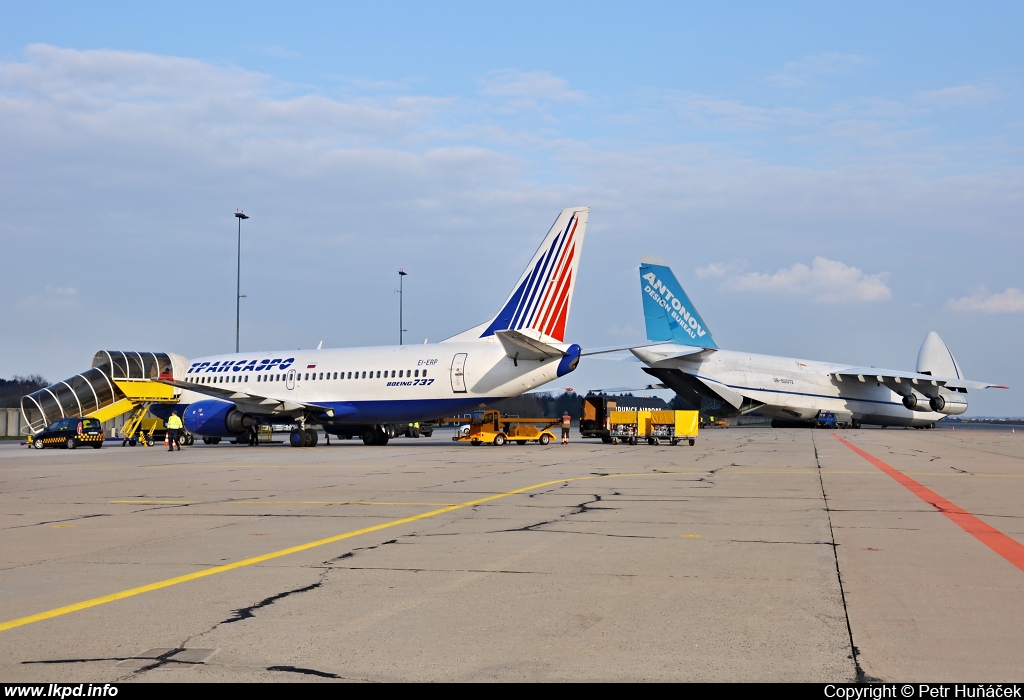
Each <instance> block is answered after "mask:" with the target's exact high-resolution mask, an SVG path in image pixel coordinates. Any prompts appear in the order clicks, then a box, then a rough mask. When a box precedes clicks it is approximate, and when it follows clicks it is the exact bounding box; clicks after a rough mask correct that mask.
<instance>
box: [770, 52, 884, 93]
mask: <svg viewBox="0 0 1024 700" xmlns="http://www.w3.org/2000/svg"><path fill="white" fill-rule="evenodd" d="M866 63H867V59H865V58H864V57H863V56H858V55H856V54H852V53H839V52H829V53H819V54H812V55H809V56H804V57H803V58H801V59H800V60H799V61H791V62H789V63H787V64H786V65H785V66H783V67H782V70H781V71H779V72H778V73H775V74H774V75H772V76H770V77H769V78H768V79H767V80H766V81H765V82H767V83H769V84H771V85H777V86H779V87H785V88H799V87H805V86H807V85H809V84H813V83H816V82H819V81H820V80H821V78H823V77H825V76H828V75H839V74H843V73H850V72H852V71H854V70H855V69H857V68H859V67H860V66H862V65H864V64H866Z"/></svg>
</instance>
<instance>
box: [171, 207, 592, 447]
mask: <svg viewBox="0 0 1024 700" xmlns="http://www.w3.org/2000/svg"><path fill="white" fill-rule="evenodd" d="M589 212H590V210H589V208H588V207H575V208H570V209H563V210H562V212H561V213H560V214H559V215H558V217H557V218H556V219H555V222H554V224H553V225H552V226H551V229H550V230H549V231H548V233H547V235H546V236H545V237H544V240H543V242H542V243H541V244H540V247H539V248H538V249H537V252H536V253H535V254H534V256H533V258H532V259H531V260H530V263H529V265H527V267H526V270H525V271H524V272H523V274H522V276H520V278H519V281H518V282H516V284H515V286H514V287H513V289H512V292H511V293H510V294H509V296H508V298H507V299H506V300H505V303H504V304H502V306H501V308H500V310H499V311H498V313H497V314H495V316H494V317H493V318H491V319H490V320H488V321H486V322H484V323H482V324H480V325H478V326H474V327H473V328H470V329H469V330H466V331H463V332H462V333H459V334H457V335H454V336H452V337H450V338H448V339H446V340H443V341H441V342H439V343H432V344H426V343H424V344H423V345H395V346H388V347H366V348H342V349H323V350H320V349H317V350H305V351H274V352H248V353H235V354H228V355H215V356H211V357H202V358H199V359H197V360H194V361H192V362H191V364H190V365H189V368H188V371H187V372H186V373H185V374H184V376H182V377H181V378H180V379H179V380H174V379H171V378H167V377H162V378H161V379H160V381H162V382H163V383H165V384H170V385H172V386H175V387H178V388H179V389H183V390H185V391H183V392H182V403H185V399H186V398H188V399H190V401H189V402H188V403H187V405H185V406H183V405H182V403H179V404H177V405H175V406H170V405H164V406H154V407H153V408H152V409H151V411H152V412H153V413H154V414H155V415H157V416H158V417H160V418H166V417H167V416H169V415H170V411H171V410H172V409H173V408H177V409H178V410H179V411H182V410H183V415H182V420H183V422H184V424H185V428H186V429H187V430H188V431H189V432H190V433H192V434H193V435H198V436H201V437H204V438H205V439H206V441H207V442H218V441H219V439H220V438H235V439H236V440H239V439H242V438H244V437H248V438H249V440H250V444H251V443H252V442H254V441H255V438H254V436H255V434H256V429H257V426H259V425H261V424H281V423H295V424H296V425H297V426H298V427H296V428H295V429H293V430H292V431H291V434H290V435H289V444H290V445H292V446H293V447H302V446H310V447H311V446H313V445H315V444H316V442H317V439H318V433H317V432H316V431H315V430H314V429H311V428H308V427H307V426H309V425H319V426H320V427H321V428H322V429H323V430H324V431H325V432H326V433H328V434H329V435H337V436H339V437H343V438H352V437H357V436H361V437H362V439H363V442H364V443H365V444H367V445H386V444H387V443H388V440H389V439H390V438H391V437H393V436H394V434H395V428H394V426H395V425H396V424H406V423H409V422H414V421H426V420H431V419H436V418H441V417H444V416H449V415H453V414H459V413H462V412H465V411H470V410H473V409H477V408H481V407H483V406H484V405H486V404H488V403H490V402H492V401H496V400H498V399H502V398H506V397H510V396H518V395H519V394H522V393H524V392H527V391H529V390H530V389H533V388H535V387H537V386H540V385H542V384H545V383H547V382H549V381H552V380H553V379H556V378H557V377H561V376H563V375H566V374H568V373H569V372H572V371H573V370H575V369H576V366H577V364H578V363H579V360H580V346H579V345H576V344H575V343H573V344H568V343H565V342H564V340H565V325H566V320H567V318H568V315H569V306H570V304H571V302H572V295H573V290H574V288H575V285H576V276H577V269H578V267H579V262H580V253H581V252H582V250H583V237H584V234H585V233H586V228H587V218H588V216H589ZM192 399H198V400H192Z"/></svg>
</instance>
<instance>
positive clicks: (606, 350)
mask: <svg viewBox="0 0 1024 700" xmlns="http://www.w3.org/2000/svg"><path fill="white" fill-rule="evenodd" d="M664 344H665V343H652V344H651V345H640V346H638V345H612V346H609V347H603V348H591V349H589V350H584V351H583V352H581V353H580V355H581V356H583V357H587V356H590V355H606V354H608V353H612V352H624V351H626V350H632V349H633V348H636V347H645V348H646V347H654V346H655V345H664Z"/></svg>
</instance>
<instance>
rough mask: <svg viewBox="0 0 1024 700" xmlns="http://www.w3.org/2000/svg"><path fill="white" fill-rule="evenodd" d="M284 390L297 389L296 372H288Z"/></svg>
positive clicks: (291, 370)
mask: <svg viewBox="0 0 1024 700" xmlns="http://www.w3.org/2000/svg"><path fill="white" fill-rule="evenodd" d="M284 388H285V389H289V390H290V389H294V388H295V370H293V369H290V370H288V376H287V377H286V378H285V380H284Z"/></svg>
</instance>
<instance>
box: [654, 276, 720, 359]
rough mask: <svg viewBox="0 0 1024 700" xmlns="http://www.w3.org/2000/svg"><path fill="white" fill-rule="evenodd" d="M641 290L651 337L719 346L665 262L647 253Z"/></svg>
mask: <svg viewBox="0 0 1024 700" xmlns="http://www.w3.org/2000/svg"><path fill="white" fill-rule="evenodd" d="M640 291H641V297H642V298H643V300H644V322H645V323H646V325H647V339H648V340H651V341H654V342H665V341H672V342H676V343H680V344H682V345H690V346H694V347H700V348H717V347H718V345H716V344H715V341H714V339H713V338H712V337H711V332H710V331H709V330H708V327H707V325H706V324H705V323H704V319H702V318H701V317H700V314H699V313H697V309H696V308H695V307H694V306H693V302H692V301H690V297H688V296H686V292H684V291H683V287H682V286H681V285H680V284H679V280H677V279H676V276H675V275H673V274H672V270H671V269H670V268H669V266H668V265H666V264H665V263H664V262H662V261H661V260H658V259H657V258H648V257H646V256H642V257H641V258H640Z"/></svg>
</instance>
